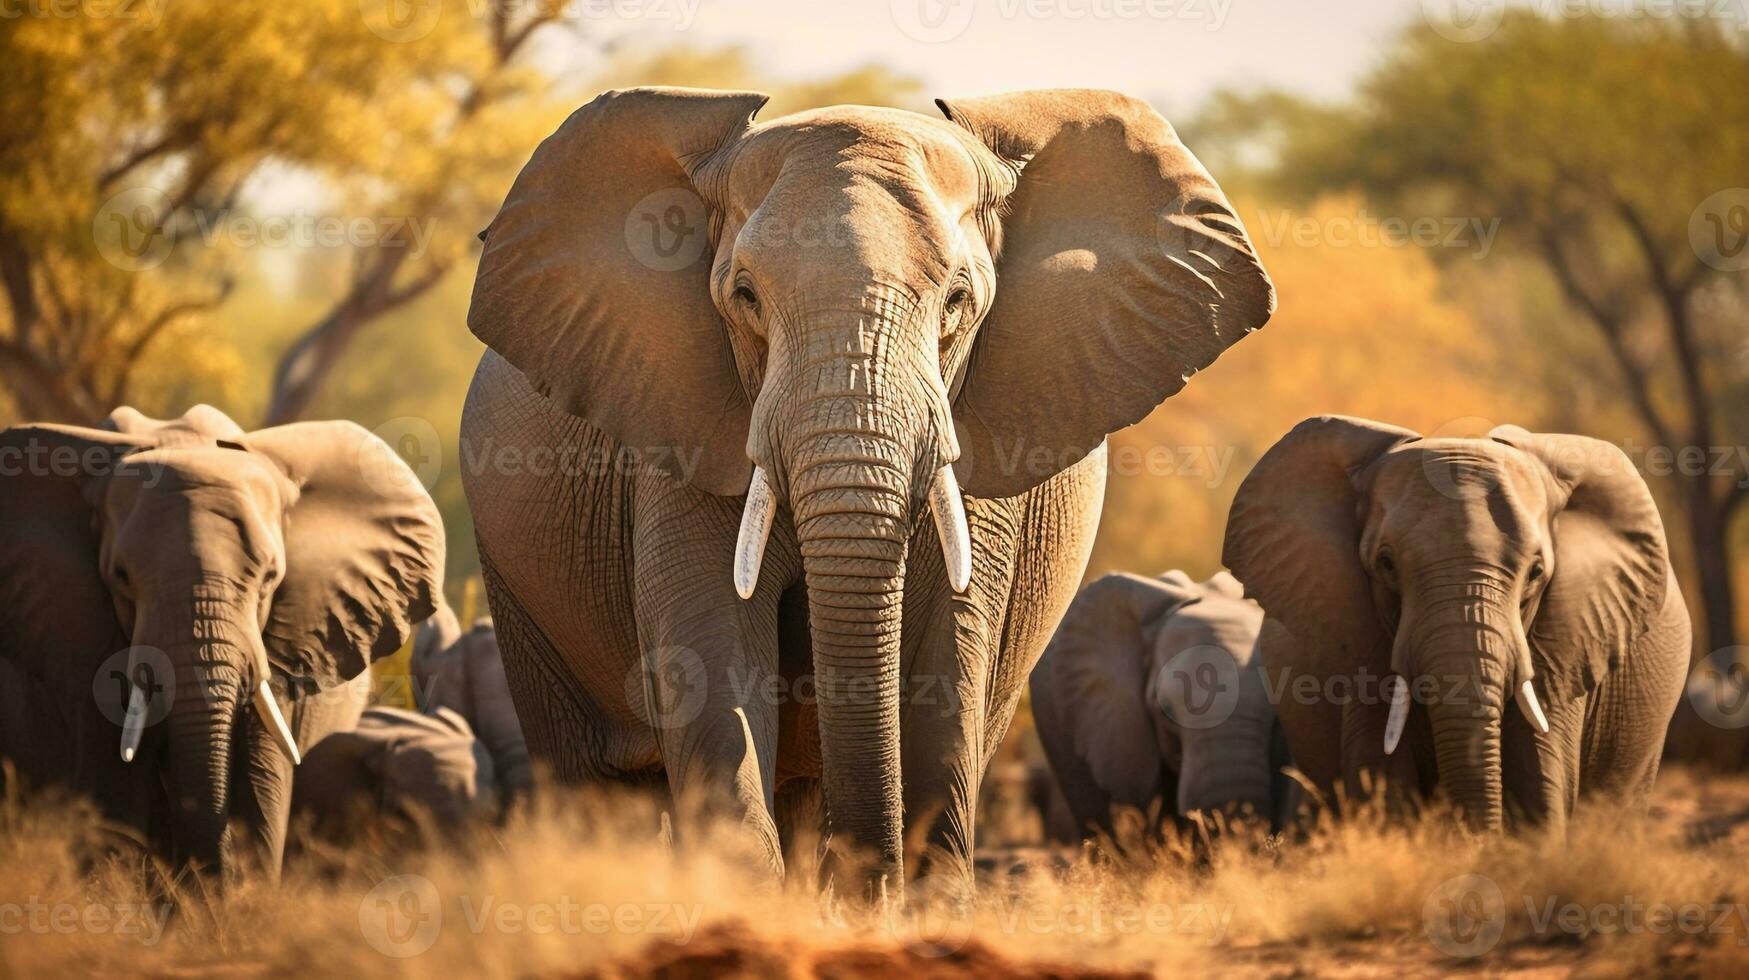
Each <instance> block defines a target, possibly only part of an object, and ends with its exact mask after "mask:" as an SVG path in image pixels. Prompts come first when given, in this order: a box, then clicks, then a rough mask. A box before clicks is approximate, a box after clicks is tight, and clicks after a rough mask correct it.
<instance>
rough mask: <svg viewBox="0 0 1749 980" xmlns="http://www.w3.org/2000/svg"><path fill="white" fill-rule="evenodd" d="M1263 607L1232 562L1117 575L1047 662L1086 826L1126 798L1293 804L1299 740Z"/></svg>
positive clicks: (1100, 821)
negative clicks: (1270, 653) (1215, 569)
mask: <svg viewBox="0 0 1749 980" xmlns="http://www.w3.org/2000/svg"><path fill="white" fill-rule="evenodd" d="M1262 625H1263V610H1262V609H1261V608H1259V607H1258V605H1257V604H1256V603H1255V602H1252V601H1249V600H1247V599H1245V597H1244V589H1243V587H1242V586H1240V585H1239V583H1238V581H1237V580H1236V579H1234V578H1233V576H1232V575H1230V574H1228V573H1226V572H1219V573H1216V574H1215V575H1214V576H1213V577H1211V578H1210V579H1208V580H1207V581H1205V582H1195V581H1192V580H1191V578H1190V576H1188V575H1186V574H1185V573H1184V572H1182V571H1178V570H1173V571H1170V572H1167V573H1165V574H1164V575H1161V576H1159V577H1157V578H1144V577H1142V576H1139V575H1131V574H1127V573H1114V574H1111V575H1106V576H1104V577H1102V578H1100V579H1098V580H1097V581H1095V582H1094V583H1093V584H1091V585H1089V586H1087V588H1085V589H1083V590H1082V591H1081V593H1080V594H1079V595H1077V596H1076V597H1075V601H1074V602H1072V603H1070V604H1069V611H1068V612H1067V613H1065V614H1064V616H1063V622H1062V625H1060V626H1058V627H1057V632H1056V635H1055V636H1053V637H1052V638H1051V642H1050V645H1049V646H1047V647H1046V648H1045V653H1044V656H1043V657H1041V658H1040V659H1039V662H1038V666H1037V667H1034V668H1033V672H1032V680H1031V691H1032V714H1033V721H1034V724H1035V725H1036V726H1037V729H1038V737H1039V742H1040V743H1041V744H1042V745H1043V746H1044V750H1045V758H1046V759H1047V760H1048V761H1049V762H1050V767H1051V772H1052V773H1053V774H1054V775H1055V777H1056V780H1057V784H1058V786H1059V787H1061V790H1062V794H1063V797H1064V799H1065V800H1066V801H1067V803H1068V807H1069V810H1070V812H1071V813H1072V814H1073V817H1074V823H1073V830H1074V832H1075V833H1076V835H1077V837H1076V839H1079V836H1080V835H1084V834H1086V833H1088V832H1091V831H1099V832H1102V833H1104V834H1105V835H1106V836H1107V837H1110V838H1113V839H1115V837H1116V834H1115V828H1114V822H1113V811H1114V808H1127V809H1131V810H1135V811H1139V812H1141V813H1143V814H1148V813H1150V812H1159V813H1160V814H1161V815H1163V816H1172V815H1174V814H1175V815H1176V816H1177V817H1178V818H1180V820H1181V821H1182V820H1185V819H1188V818H1191V817H1192V816H1193V815H1194V814H1197V813H1198V812H1203V813H1217V812H1222V813H1227V814H1231V815H1239V814H1241V813H1243V812H1244V811H1245V809H1246V808H1249V810H1250V812H1251V813H1252V814H1254V815H1255V816H1257V817H1260V818H1261V819H1262V820H1264V821H1268V823H1269V825H1271V826H1273V827H1276V828H1279V827H1280V826H1282V824H1283V823H1284V822H1285V821H1286V819H1287V818H1288V817H1290V816H1291V815H1292V812H1293V811H1292V809H1291V807H1292V806H1293V802H1294V800H1295V795H1294V793H1293V792H1292V791H1291V787H1292V786H1293V785H1294V784H1293V783H1292V782H1291V780H1290V779H1289V777H1288V776H1286V775H1284V774H1283V770H1284V769H1286V768H1287V767H1288V766H1289V765H1290V760H1289V759H1288V758H1287V751H1286V742H1285V740H1284V736H1283V735H1282V734H1281V730H1280V726H1279V725H1278V724H1277V722H1276V719H1275V708H1274V706H1273V705H1272V704H1271V703H1270V699H1269V690H1268V687H1267V686H1266V685H1265V683H1264V679H1263V674H1262V669H1261V665H1260V664H1259V663H1258V662H1257V660H1256V658H1255V657H1254V653H1255V650H1256V645H1257V634H1258V631H1259V629H1260V628H1261V627H1262Z"/></svg>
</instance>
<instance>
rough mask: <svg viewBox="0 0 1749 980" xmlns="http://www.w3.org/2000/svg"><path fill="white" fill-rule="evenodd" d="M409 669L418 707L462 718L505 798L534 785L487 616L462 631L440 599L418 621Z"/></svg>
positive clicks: (509, 799)
mask: <svg viewBox="0 0 1749 980" xmlns="http://www.w3.org/2000/svg"><path fill="white" fill-rule="evenodd" d="M411 667H412V676H413V690H414V694H415V696H416V697H417V699H418V703H419V708H420V710H422V711H425V712H428V713H429V712H434V711H437V710H440V709H444V708H448V709H450V710H452V711H454V712H455V713H456V714H458V715H460V716H461V717H462V718H464V719H466V720H467V723H468V725H469V727H470V728H471V729H472V730H473V731H474V733H475V734H476V735H477V736H478V737H479V739H480V741H482V742H484V743H485V744H486V749H487V751H488V752H489V753H490V754H491V757H492V767H493V770H494V771H495V772H496V773H497V780H498V785H499V787H500V789H501V791H502V795H503V797H504V800H505V802H506V803H509V802H513V801H515V800H518V799H522V798H524V797H526V796H527V794H528V793H529V791H530V790H531V789H533V788H534V763H533V762H532V761H531V760H530V759H529V757H528V745H527V743H526V741H525V740H524V739H523V736H522V723H521V722H520V721H518V720H517V718H516V705H515V703H514V702H513V701H512V700H511V697H510V684H509V682H508V681H506V680H505V678H504V660H503V656H502V654H501V653H500V651H499V649H498V635H497V632H496V631H495V630H494V629H493V628H492V620H491V617H482V618H480V619H477V620H475V621H474V625H473V626H472V627H471V628H470V629H469V630H468V631H467V632H466V633H463V632H462V629H461V625H460V623H459V622H458V621H457V620H456V615H455V611H454V610H452V609H451V608H450V606H449V603H447V602H441V601H440V602H439V603H438V607H437V612H436V613H435V614H434V615H432V617H431V618H430V619H427V620H426V621H425V622H423V623H421V624H419V632H418V633H417V634H416V635H415V636H414V639H413V656H412V665H411Z"/></svg>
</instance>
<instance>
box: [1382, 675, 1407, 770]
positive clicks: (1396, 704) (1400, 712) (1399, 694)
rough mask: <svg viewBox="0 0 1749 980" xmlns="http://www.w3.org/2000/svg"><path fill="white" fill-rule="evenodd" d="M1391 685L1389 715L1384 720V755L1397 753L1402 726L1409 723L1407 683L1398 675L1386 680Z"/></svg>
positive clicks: (1401, 736)
mask: <svg viewBox="0 0 1749 980" xmlns="http://www.w3.org/2000/svg"><path fill="white" fill-rule="evenodd" d="M1387 680H1388V682H1389V683H1390V685H1391V714H1390V716H1389V717H1388V718H1386V719H1385V754H1386V755H1390V754H1391V753H1393V752H1395V751H1397V743H1398V742H1401V741H1402V740H1403V726H1404V725H1406V724H1408V722H1409V682H1408V681H1407V680H1405V679H1404V678H1403V677H1402V676H1401V675H1400V674H1392V675H1391V676H1390V677H1389V678H1387Z"/></svg>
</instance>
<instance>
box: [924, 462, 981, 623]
mask: <svg viewBox="0 0 1749 980" xmlns="http://www.w3.org/2000/svg"><path fill="white" fill-rule="evenodd" d="M929 512H930V513H931V514H934V515H935V535H936V537H939V538H940V539H941V557H942V558H943V559H945V560H946V562H947V581H948V584H949V585H951V586H953V590H954V591H955V592H964V591H965V590H966V587H967V586H969V585H971V584H972V533H971V531H970V530H968V529H967V527H966V505H965V501H964V500H961V499H960V485H959V481H958V480H956V479H954V476H953V467H952V466H951V465H950V466H943V467H942V468H941V469H939V470H936V471H935V480H934V481H933V482H932V483H930V485H929Z"/></svg>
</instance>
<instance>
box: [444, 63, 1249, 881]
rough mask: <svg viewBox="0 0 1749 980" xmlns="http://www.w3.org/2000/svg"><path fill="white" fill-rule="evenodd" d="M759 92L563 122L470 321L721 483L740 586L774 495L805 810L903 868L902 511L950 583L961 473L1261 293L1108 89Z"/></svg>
mask: <svg viewBox="0 0 1749 980" xmlns="http://www.w3.org/2000/svg"><path fill="white" fill-rule="evenodd" d="M765 101H766V97H765V96H763V95H758V94H754V93H748V92H711V91H698V90H687V89H660V88H652V89H633V90H627V91H614V92H608V93H605V94H603V95H602V96H600V97H599V98H597V99H596V100H595V101H593V102H591V103H589V104H588V105H586V106H584V107H583V108H582V109H579V110H578V111H577V112H576V113H575V114H573V115H572V116H571V117H570V119H569V120H567V121H566V122H565V123H564V124H563V125H562V126H561V127H560V128H559V129H558V131H557V132H555V133H554V134H553V135H552V136H550V137H548V138H547V140H546V141H545V142H544V143H542V144H541V146H540V148H539V149H538V150H536V151H535V154H534V156H533V158H532V159H531V160H530V161H529V163H528V165H527V166H526V167H525V168H524V170H523V172H522V174H521V175H520V176H519V177H518V178H517V181H516V183H515V185H514V186H513V187H512V189H511V191H510V194H509V196H508V198H507V199H506V201H505V203H504V206H503V209H502V210H501V211H500V212H499V214H498V216H497V217H496V219H495V220H494V221H493V222H492V224H491V226H490V227H489V228H488V229H487V230H486V231H485V232H484V234H483V237H484V240H485V248H484V252H483V254H482V256H481V259H480V267H479V274H478V278H477V280H476V282H475V286H474V295H473V304H472V308H471V309H470V311H469V316H468V322H469V325H470V327H471V328H472V329H473V331H474V333H475V334H476V335H477V336H478V337H479V338H480V339H481V340H483V341H485V342H486V343H487V344H488V345H489V346H491V347H492V348H493V349H494V350H496V351H497V352H498V353H499V354H501V355H502V356H503V357H504V358H505V359H507V360H508V361H509V362H510V363H511V364H513V365H514V366H516V367H517V368H519V369H521V370H522V372H523V373H524V374H526V375H527V376H528V378H529V379H530V381H531V382H532V383H533V384H534V386H535V387H536V389H537V390H539V391H541V392H543V393H544V394H546V395H547V396H548V397H550V398H551V399H552V400H553V401H554V402H555V403H556V404H558V405H560V406H562V407H564V408H565V409H568V410H569V411H571V412H572V413H574V414H576V415H578V416H581V417H582V418H584V419H585V420H587V421H588V422H590V423H591V424H592V425H594V426H595V427H597V428H598V429H600V430H601V431H603V432H605V433H607V434H608V435H610V436H612V437H613V438H614V439H615V440H617V441H618V443H619V444H620V445H621V446H622V447H623V448H624V449H625V450H626V451H628V452H629V453H631V454H633V455H634V456H635V457H637V458H639V459H641V460H643V461H645V462H648V463H652V464H654V465H657V466H660V467H662V468H663V469H665V470H666V471H667V472H669V473H670V474H671V475H672V476H673V477H674V478H676V479H678V480H681V481H684V482H685V483H687V484H690V485H691V486H693V487H696V488H699V489H702V490H705V491H708V492H711V493H716V494H721V495H729V496H737V495H741V494H745V495H746V501H745V514H744V518H743V523H742V528H741V532H742V533H741V540H740V544H739V546H738V548H737V557H736V560H735V567H734V568H733V569H732V570H731V569H724V570H723V574H724V575H730V574H732V575H733V576H734V582H735V585H736V587H737V588H738V589H739V590H740V592H741V593H742V595H744V596H747V595H751V594H752V593H753V591H754V590H755V589H756V588H757V585H758V581H759V569H760V564H761V558H762V556H763V553H764V548H765V546H766V543H767V535H768V534H769V532H770V529H771V526H772V520H773V515H774V513H775V510H776V508H778V507H779V506H782V507H785V508H787V509H788V511H789V514H790V516H791V518H792V519H793V523H794V526H795V529H796V536H797V538H798V540H799V542H800V552H801V563H802V568H803V575H804V580H805V584H806V588H807V593H808V600H809V621H810V629H811V632H812V647H813V657H814V676H815V681H816V689H817V691H818V709H819V719H820V729H821V739H822V745H821V748H822V752H823V758H824V768H825V779H824V790H825V796H826V803H827V811H828V814H829V817H828V819H829V821H830V824H831V827H832V830H833V833H834V835H835V836H836V837H838V838H840V839H842V840H844V841H846V842H847V843H849V844H850V845H851V846H852V847H853V848H855V849H856V850H859V851H862V852H864V853H866V854H868V855H870V856H872V857H873V858H875V863H874V866H873V867H874V871H875V872H876V873H886V872H890V871H892V870H894V869H897V870H899V872H900V876H901V877H902V848H901V836H902V831H901V818H902V799H901V793H900V786H901V776H900V750H899V708H900V689H901V688H900V665H899V649H900V644H899V639H900V638H899V633H900V619H901V616H900V598H901V596H902V594H903V591H904V586H905V576H906V567H907V560H906V555H907V547H908V545H909V543H910V541H911V540H912V538H913V531H914V530H915V529H916V526H917V524H918V520H917V519H918V515H919V514H921V513H922V512H923V510H924V509H925V506H926V505H927V509H928V510H929V512H930V514H931V516H932V518H933V521H932V522H927V523H925V525H924V527H923V528H922V529H921V531H920V532H919V533H918V536H917V537H918V540H919V541H920V542H925V543H926V545H927V547H928V548H930V549H936V548H939V549H940V550H941V561H942V564H943V566H945V575H938V576H937V577H936V580H937V582H939V584H940V585H941V586H942V587H944V588H945V587H948V586H951V587H952V588H953V589H955V590H963V589H965V588H966V587H967V582H968V580H969V577H970V567H971V542H970V532H969V530H968V528H967V525H966V519H965V514H964V510H963V505H962V502H961V498H960V487H961V486H962V485H963V486H964V488H965V490H966V491H967V492H969V493H971V494H973V495H975V496H986V497H1006V496H1012V495H1015V494H1019V493H1021V492H1023V491H1025V490H1028V489H1029V488H1031V487H1034V486H1037V485H1038V484H1040V483H1042V482H1044V481H1045V480H1046V479H1048V478H1049V477H1051V476H1052V475H1053V474H1055V473H1057V472H1059V471H1061V470H1062V469H1063V468H1065V467H1067V466H1069V465H1071V464H1073V463H1074V462H1076V461H1077V460H1079V459H1081V458H1082V457H1084V456H1085V455H1086V454H1087V453H1089V452H1090V451H1092V450H1094V449H1095V448H1097V447H1098V446H1099V445H1100V444H1101V442H1102V441H1103V439H1104V438H1105V436H1106V434H1107V433H1109V432H1111V431H1113V430H1115V429H1118V428H1120V427H1122V426H1125V425H1128V424H1131V423H1133V422H1135V421H1137V420H1139V419H1141V418H1142V417H1143V416H1144V415H1146V414H1147V413H1148V412H1149V411H1151V410H1152V409H1153V408H1154V407H1155V406H1156V405H1158V404H1159V403H1160V402H1161V401H1162V400H1163V399H1164V398H1166V397H1167V396H1168V395H1170V394H1172V393H1173V392H1175V391H1177V390H1178V389H1179V388H1181V387H1182V386H1183V384H1184V382H1185V379H1186V378H1187V377H1188V376H1189V375H1190V374H1192V373H1193V372H1195V371H1196V370H1198V369H1200V368H1202V367H1204V366H1206V365H1207V364H1209V363H1210V362H1211V361H1213V360H1214V359H1215V357H1216V356H1217V355H1218V354H1219V353H1220V352H1221V351H1222V350H1224V349H1225V348H1226V347H1227V346H1229V345H1231V344H1232V343H1234V342H1235V341H1237V340H1238V339H1239V338H1241V337H1243V336H1244V335H1245V334H1246V333H1247V332H1249V331H1251V330H1252V329H1255V328H1256V327H1258V326H1260V325H1261V324H1262V323H1263V322H1264V321H1265V320H1266V319H1267V318H1268V316H1269V314H1270V313H1271V311H1272V310H1273V307H1274V292H1273V289H1272V287H1271V285H1270V282H1269V280H1268V278H1267V276H1266V275H1265V274H1264V272H1263V269H1262V267H1261V266H1260V264H1259V263H1258V261H1257V259H1256V257H1255V255H1254V254H1253V252H1252V249H1251V244H1250V242H1249V241H1248V240H1247V238H1246V237H1245V233H1244V229H1243V227H1242V226H1241V225H1240V223H1239V221H1238V219H1237V218H1236V217H1235V216H1234V214H1233V211H1232V208H1231V207H1230V206H1229V205H1228V204H1227V202H1226V200H1225V198H1224V197H1223V196H1222V195H1221V192H1220V190H1219V189H1218V188H1217V187H1216V186H1215V183H1214V181H1213V180H1212V179H1211V178H1210V177H1209V176H1208V174H1207V172H1206V171H1204V170H1203V168H1202V166H1201V165H1200V164H1199V163H1198V162H1197V161H1196V160H1195V158H1194V157H1192V156H1191V155H1190V153H1189V151H1187V150H1186V149H1185V148H1184V147H1183V145H1182V144H1180V143H1179V142H1178V139H1177V137H1176V136H1175V135H1174V133H1173V131H1172V129H1171V127H1170V126H1168V125H1167V123H1166V121H1165V120H1163V119H1161V118H1160V117H1159V116H1158V115H1157V114H1156V113H1155V112H1154V111H1153V110H1152V109H1151V108H1149V107H1148V106H1147V105H1146V104H1144V103H1142V102H1140V101H1137V100H1135V99H1131V98H1126V97H1124V96H1121V95H1117V94H1114V93H1109V92H1096V91H1080V90H1075V91H1069V90H1065V91H1040V92H1026V93H1017V94H1010V95H1000V96H992V97H988V98H977V99H966V100H959V101H952V102H947V101H943V102H939V103H938V105H939V106H940V108H941V110H942V112H943V114H944V115H945V116H946V119H945V120H941V119H934V118H930V117H926V116H923V115H918V114H915V113H910V112H903V111H898V110H890V109H877V108H869V107H835V108H829V109H822V110H818V111H812V112H806V113H801V114H798V115H794V116H789V117H785V118H780V119H777V120H774V121H772V122H768V123H762V124H755V123H754V122H753V118H752V117H753V115H754V114H755V113H756V112H757V111H758V109H759V108H760V107H761V106H762V105H763V104H764V103H765ZM931 524H932V525H933V526H932V527H931V526H930V525H931ZM912 564H913V565H918V564H930V563H927V562H917V561H916V560H915V558H913V562H912ZM943 579H944V580H945V581H942V580H943ZM932 584H934V583H932Z"/></svg>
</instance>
